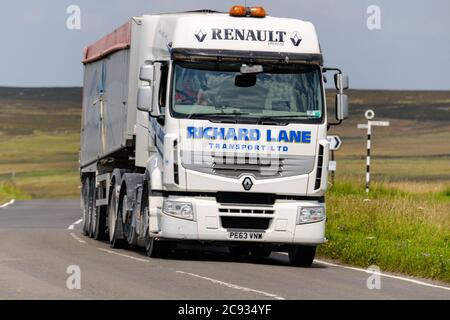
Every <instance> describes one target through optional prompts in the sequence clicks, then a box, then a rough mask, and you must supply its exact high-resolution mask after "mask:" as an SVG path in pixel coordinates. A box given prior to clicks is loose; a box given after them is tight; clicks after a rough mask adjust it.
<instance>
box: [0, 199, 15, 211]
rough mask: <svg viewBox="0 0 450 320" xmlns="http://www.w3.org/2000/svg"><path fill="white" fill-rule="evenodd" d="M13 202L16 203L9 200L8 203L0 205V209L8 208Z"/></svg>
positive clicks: (13, 200)
mask: <svg viewBox="0 0 450 320" xmlns="http://www.w3.org/2000/svg"><path fill="white" fill-rule="evenodd" d="M14 202H16V199H12V200H10V201H9V202H7V203H5V204H2V205H0V209H2V208H6V207H7V206H10V205H12V204H14Z"/></svg>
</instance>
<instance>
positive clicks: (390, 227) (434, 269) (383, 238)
mask: <svg viewBox="0 0 450 320" xmlns="http://www.w3.org/2000/svg"><path fill="white" fill-rule="evenodd" d="M366 198H367V196H366V195H365V193H364V191H363V189H362V188H359V189H357V188H356V187H355V183H351V182H340V183H337V184H335V185H334V186H333V188H331V189H330V191H329V193H328V197H327V201H328V203H327V206H328V212H327V213H328V221H327V231H326V233H327V238H328V240H329V242H328V243H327V244H325V245H322V246H320V248H319V251H318V254H319V255H321V256H324V257H328V258H332V259H338V260H340V261H342V262H344V263H349V264H353V265H358V266H361V267H369V266H370V265H377V266H378V267H380V268H381V270H384V271H392V272H401V273H406V274H409V275H413V276H420V277H425V278H431V279H436V280H442V281H445V282H450V188H447V189H445V190H444V191H442V192H441V193H439V194H436V193H412V192H405V191H400V190H398V189H395V188H392V187H383V186H382V185H381V184H379V185H375V186H374V188H373V189H372V191H371V194H370V201H367V200H365V199H366Z"/></svg>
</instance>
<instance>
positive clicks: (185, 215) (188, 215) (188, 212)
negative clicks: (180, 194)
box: [163, 200, 194, 220]
mask: <svg viewBox="0 0 450 320" xmlns="http://www.w3.org/2000/svg"><path fill="white" fill-rule="evenodd" d="M163 212H164V213H165V214H168V215H169V216H174V217H177V218H181V219H186V220H194V210H193V208H192V203H190V202H179V201H171V200H164V203H163Z"/></svg>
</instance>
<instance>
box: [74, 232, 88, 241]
mask: <svg viewBox="0 0 450 320" xmlns="http://www.w3.org/2000/svg"><path fill="white" fill-rule="evenodd" d="M70 235H71V237H72V238H74V239H75V240H77V241H78V242H79V243H86V241H84V240H83V239H80V238H79V237H78V236H77V235H76V234H75V233H73V232H71V233H70Z"/></svg>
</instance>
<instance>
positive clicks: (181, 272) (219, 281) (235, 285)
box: [175, 270, 286, 300]
mask: <svg viewBox="0 0 450 320" xmlns="http://www.w3.org/2000/svg"><path fill="white" fill-rule="evenodd" d="M175 272H176V273H179V274H184V275H188V276H191V277H195V278H199V279H203V280H208V281H210V282H212V283H215V284H219V285H222V286H225V287H228V288H231V289H236V290H241V291H245V292H253V293H257V294H261V295H264V296H266V297H270V298H274V299H276V300H286V299H285V298H283V297H280V296H278V295H276V294H273V293H269V292H265V291H260V290H256V289H251V288H247V287H242V286H239V285H237V284H233V283H228V282H224V281H221V280H217V279H213V278H208V277H204V276H201V275H198V274H195V273H190V272H185V271H180V270H178V271H175Z"/></svg>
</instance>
